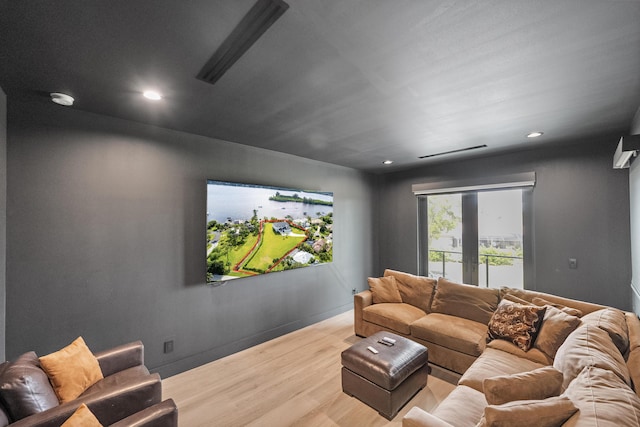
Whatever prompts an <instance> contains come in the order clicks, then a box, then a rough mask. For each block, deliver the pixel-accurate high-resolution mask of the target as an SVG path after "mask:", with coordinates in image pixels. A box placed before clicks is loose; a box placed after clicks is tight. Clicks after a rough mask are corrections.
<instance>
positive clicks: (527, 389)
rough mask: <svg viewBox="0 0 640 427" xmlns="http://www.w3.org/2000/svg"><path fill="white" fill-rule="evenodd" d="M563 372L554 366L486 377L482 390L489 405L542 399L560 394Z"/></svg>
mask: <svg viewBox="0 0 640 427" xmlns="http://www.w3.org/2000/svg"><path fill="white" fill-rule="evenodd" d="M562 378H563V377H562V372H560V371H558V370H557V369H555V368H554V367H553V366H545V367H544V368H538V369H534V370H533V371H529V372H522V373H519V374H513V375H501V376H497V377H491V378H486V379H485V380H484V381H483V382H482V390H483V391H484V395H485V397H486V399H487V403H489V405H502V404H503V403H507V402H512V401H514V400H540V399H546V398H548V397H553V396H558V395H559V394H560V392H561V391H562Z"/></svg>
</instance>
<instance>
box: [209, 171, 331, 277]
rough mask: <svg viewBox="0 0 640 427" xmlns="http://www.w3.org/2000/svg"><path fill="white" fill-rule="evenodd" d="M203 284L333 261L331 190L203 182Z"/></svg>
mask: <svg viewBox="0 0 640 427" xmlns="http://www.w3.org/2000/svg"><path fill="white" fill-rule="evenodd" d="M206 232H207V283H216V282H226V281H228V280H231V279H238V278H241V277H251V276H257V275H260V274H266V273H272V272H276V271H284V270H291V269H294V268H302V267H309V266H314V265H319V264H324V263H329V262H332V261H333V193H330V192H313V191H303V190H299V189H293V188H282V187H270V186H263V185H254V184H243V183H235V182H224V181H214V180H207V231H206Z"/></svg>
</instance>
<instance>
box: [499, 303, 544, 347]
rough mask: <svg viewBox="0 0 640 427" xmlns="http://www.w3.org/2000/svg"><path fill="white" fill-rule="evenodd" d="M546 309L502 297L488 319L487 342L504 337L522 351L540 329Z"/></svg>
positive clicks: (532, 340)
mask: <svg viewBox="0 0 640 427" xmlns="http://www.w3.org/2000/svg"><path fill="white" fill-rule="evenodd" d="M546 309H547V308H546V307H537V306H535V305H523V304H518V303H516V302H511V301H509V300H506V299H503V300H502V301H500V304H499V305H498V308H497V309H496V311H495V313H493V316H491V320H490V321H489V325H488V326H489V331H488V333H487V342H491V341H492V340H494V339H504V340H507V341H510V342H512V343H514V344H515V345H517V346H518V347H520V348H521V349H522V350H524V351H527V350H529V349H530V348H531V346H532V345H533V342H534V341H535V339H536V336H537V335H538V332H539V331H540V325H541V324H542V320H543V318H544V313H545V311H546Z"/></svg>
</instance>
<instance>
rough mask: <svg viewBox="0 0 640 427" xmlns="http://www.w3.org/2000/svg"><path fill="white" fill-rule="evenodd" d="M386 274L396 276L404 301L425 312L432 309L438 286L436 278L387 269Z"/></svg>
mask: <svg viewBox="0 0 640 427" xmlns="http://www.w3.org/2000/svg"><path fill="white" fill-rule="evenodd" d="M384 276H385V277H388V276H393V277H395V278H396V284H397V285H398V290H399V291H400V296H401V297H402V302H405V303H407V304H411V305H413V306H414V307H418V308H419V309H421V310H422V311H424V312H425V313H429V312H430V311H431V300H432V299H433V293H434V290H435V288H436V283H437V280H436V279H432V278H431V277H424V276H415V275H413V274H409V273H403V272H401V271H395V270H390V269H386V270H385V271H384Z"/></svg>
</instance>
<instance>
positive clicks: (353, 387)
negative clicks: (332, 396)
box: [342, 332, 429, 420]
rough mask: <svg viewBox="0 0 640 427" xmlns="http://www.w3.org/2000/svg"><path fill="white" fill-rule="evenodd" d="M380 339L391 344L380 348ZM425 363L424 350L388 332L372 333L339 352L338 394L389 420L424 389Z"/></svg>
mask: <svg viewBox="0 0 640 427" xmlns="http://www.w3.org/2000/svg"><path fill="white" fill-rule="evenodd" d="M383 337H386V338H390V339H392V340H395V343H394V344H393V345H392V346H387V345H384V344H383V343H381V342H379V341H382V339H383ZM368 347H372V348H373V349H374V350H375V351H377V353H374V352H372V351H370V350H369V349H368ZM427 360H428V353H427V348H426V347H425V346H423V345H420V344H418V343H416V342H414V341H411V340H409V339H406V338H404V337H401V336H399V335H396V334H392V333H390V332H378V333H375V334H373V335H371V336H370V337H368V338H364V339H362V340H361V341H359V342H357V343H355V344H354V345H352V346H351V347H349V348H348V349H347V350H345V351H343V352H342V391H344V392H345V393H346V394H348V395H350V396H355V397H357V398H358V399H360V400H361V401H362V402H364V403H366V404H367V405H369V406H371V407H372V408H373V409H375V410H377V411H378V412H379V413H380V415H382V416H384V417H385V418H387V419H388V420H391V419H392V418H393V417H395V416H396V414H397V413H398V411H399V410H400V409H401V408H402V407H403V406H404V405H405V404H406V403H407V402H408V401H409V400H410V399H411V398H412V397H413V396H414V395H415V394H416V393H417V392H418V391H420V390H421V389H423V388H424V387H425V386H426V385H427V376H428V375H429V366H428V365H427Z"/></svg>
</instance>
